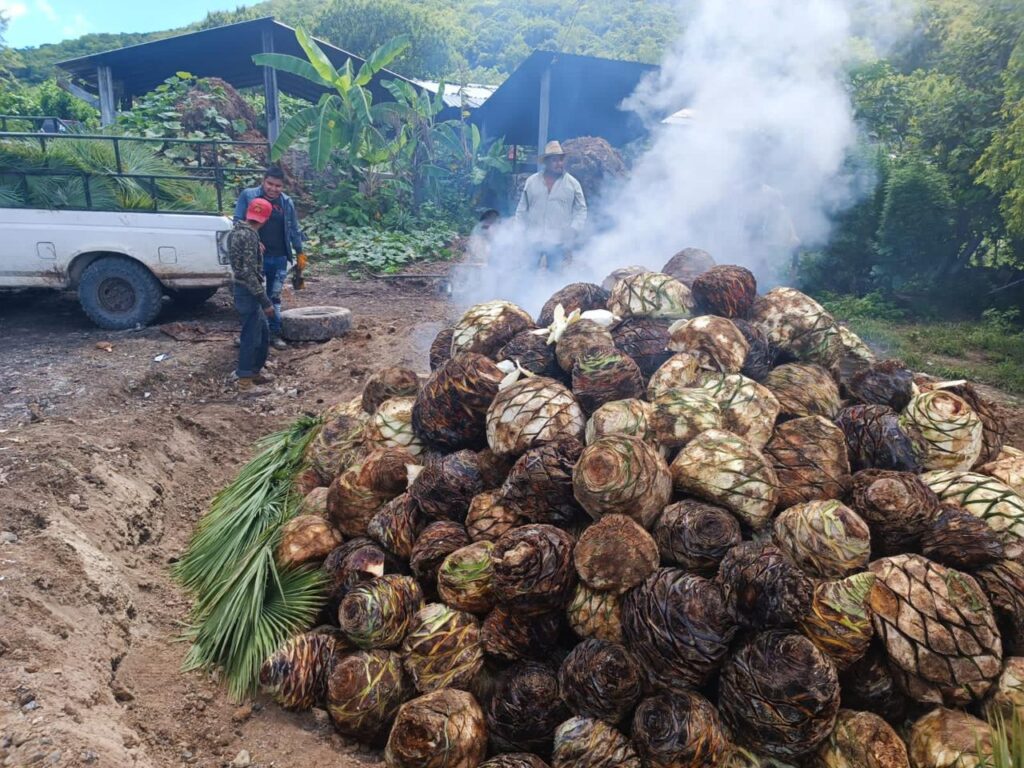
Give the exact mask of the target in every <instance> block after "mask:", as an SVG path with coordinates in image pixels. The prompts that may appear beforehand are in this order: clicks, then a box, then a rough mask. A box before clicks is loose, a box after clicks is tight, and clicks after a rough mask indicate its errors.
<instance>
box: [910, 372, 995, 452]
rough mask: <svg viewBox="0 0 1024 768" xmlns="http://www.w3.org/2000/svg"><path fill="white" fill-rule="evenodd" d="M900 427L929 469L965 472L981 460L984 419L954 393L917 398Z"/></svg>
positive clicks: (923, 394)
mask: <svg viewBox="0 0 1024 768" xmlns="http://www.w3.org/2000/svg"><path fill="white" fill-rule="evenodd" d="M900 426H902V427H903V429H904V431H906V432H907V434H909V435H910V437H911V439H912V440H913V442H914V448H915V450H916V452H917V457H918V460H919V461H920V462H921V466H922V467H924V468H925V469H929V470H942V469H946V470H953V471H964V472H965V471H967V470H969V469H970V468H971V467H973V466H974V464H975V463H976V462H977V461H978V458H979V457H980V456H981V450H982V439H983V436H984V427H983V426H982V423H981V419H980V418H978V414H976V413H975V412H974V409H973V408H971V406H969V405H968V404H967V403H966V401H964V400H963V399H962V398H960V397H957V396H956V395H954V394H953V393H952V392H947V391H946V390H943V389H937V390H934V391H931V392H924V393H922V394H919V395H915V396H914V397H913V398H911V400H910V404H909V405H908V406H907V408H906V410H905V411H904V412H903V415H902V416H901V417H900Z"/></svg>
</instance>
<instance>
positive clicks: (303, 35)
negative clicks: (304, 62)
mask: <svg viewBox="0 0 1024 768" xmlns="http://www.w3.org/2000/svg"><path fill="white" fill-rule="evenodd" d="M295 37H296V38H297V39H298V41H299V45H301V46H302V50H303V51H304V52H305V53H306V56H307V57H308V58H309V63H310V65H312V67H313V69H315V70H316V72H317V74H318V75H320V77H322V78H323V79H324V80H326V81H327V82H328V83H333V82H334V80H335V78H337V76H338V73H337V70H335V69H334V65H333V64H331V60H330V59H329V58H327V54H326V53H324V51H323V49H322V48H321V47H320V46H319V45H317V42H316V40H314V39H313V38H312V37H311V36H310V34H309V33H308V32H307V31H306V30H304V29H303V28H302V27H299V28H298V29H296V30H295Z"/></svg>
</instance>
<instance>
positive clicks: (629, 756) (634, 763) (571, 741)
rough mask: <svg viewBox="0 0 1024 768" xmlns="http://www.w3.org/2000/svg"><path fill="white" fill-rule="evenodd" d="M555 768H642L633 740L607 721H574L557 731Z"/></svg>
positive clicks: (554, 755)
mask: <svg viewBox="0 0 1024 768" xmlns="http://www.w3.org/2000/svg"><path fill="white" fill-rule="evenodd" d="M551 766H552V768H641V763H640V758H639V757H637V754H636V751H635V750H634V749H633V745H632V743H631V742H630V740H629V739H627V738H626V737H625V736H624V735H622V733H621V732H620V731H618V730H617V729H616V728H614V727H612V726H610V725H608V724H607V723H606V722H604V721H603V720H597V719H595V718H592V717H580V716H577V717H570V718H569V719H568V720H566V721H565V722H564V723H562V724H561V725H560V726H558V730H556V731H555V751H554V754H553V755H552V758H551Z"/></svg>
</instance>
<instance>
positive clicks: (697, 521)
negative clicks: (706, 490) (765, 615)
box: [652, 499, 743, 576]
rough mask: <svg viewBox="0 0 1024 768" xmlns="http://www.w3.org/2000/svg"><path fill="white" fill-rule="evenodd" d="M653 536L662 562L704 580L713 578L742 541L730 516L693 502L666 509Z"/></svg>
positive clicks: (656, 523) (732, 517) (716, 509)
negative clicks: (708, 577) (701, 576)
mask: <svg viewBox="0 0 1024 768" xmlns="http://www.w3.org/2000/svg"><path fill="white" fill-rule="evenodd" d="M652 533H653V534H654V540H655V542H657V544H658V549H659V551H660V552H661V558H662V560H664V561H665V562H667V563H673V564H675V565H678V566H679V567H680V568H682V569H684V570H687V571H693V572H694V573H699V574H701V575H703V576H714V575H715V574H716V573H717V572H718V564H719V563H721V562H722V558H723V557H725V555H726V553H727V552H728V551H729V550H730V549H732V548H733V547H735V546H736V545H737V544H739V543H740V542H741V541H742V540H743V535H742V532H741V531H740V524H739V521H738V520H737V519H736V518H735V517H734V516H733V515H732V514H731V513H730V512H728V511H727V510H725V509H723V508H722V507H716V506H715V505H713V504H705V503H704V502H702V501H697V500H695V499H684V500H683V501H680V502H677V503H676V504H670V505H669V506H667V507H665V509H664V510H663V511H662V513H661V515H660V516H659V517H658V519H657V521H656V522H655V524H654V528H653V529H652Z"/></svg>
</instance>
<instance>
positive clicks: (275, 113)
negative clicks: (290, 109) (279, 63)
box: [263, 29, 281, 144]
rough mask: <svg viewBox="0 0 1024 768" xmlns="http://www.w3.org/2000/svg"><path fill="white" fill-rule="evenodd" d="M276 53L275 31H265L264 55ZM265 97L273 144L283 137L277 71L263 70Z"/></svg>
mask: <svg viewBox="0 0 1024 768" xmlns="http://www.w3.org/2000/svg"><path fill="white" fill-rule="evenodd" d="M273 52H274V31H273V30H272V29H265V30H263V53H273ZM263 97H264V102H265V103H266V117H267V139H268V140H269V141H270V143H271V144H273V143H274V142H275V141H277V137H278V136H280V135H281V106H280V102H279V99H278V91H277V70H276V69H274V68H273V67H264V68H263Z"/></svg>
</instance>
